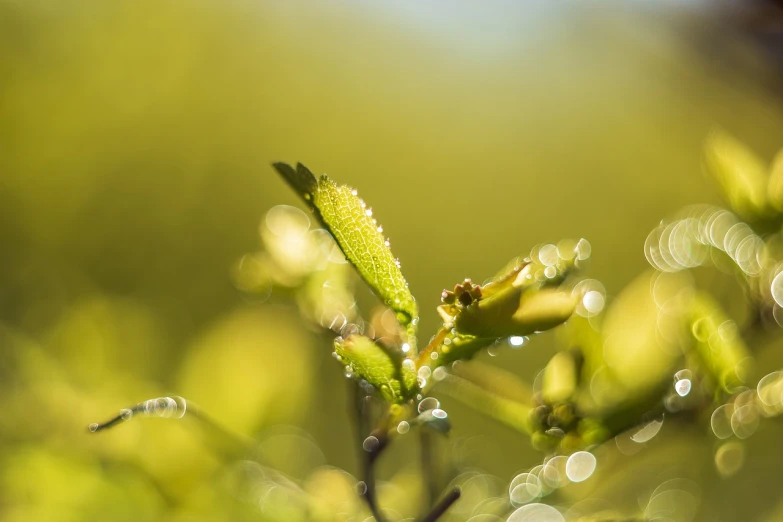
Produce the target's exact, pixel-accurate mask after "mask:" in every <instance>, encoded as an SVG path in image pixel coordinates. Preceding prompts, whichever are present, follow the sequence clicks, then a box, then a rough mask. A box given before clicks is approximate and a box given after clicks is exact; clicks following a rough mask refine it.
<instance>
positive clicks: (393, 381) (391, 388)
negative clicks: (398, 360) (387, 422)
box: [334, 335, 415, 403]
mask: <svg viewBox="0 0 783 522" xmlns="http://www.w3.org/2000/svg"><path fill="white" fill-rule="evenodd" d="M334 351H335V353H337V355H338V356H339V359H340V360H341V362H342V363H343V364H345V365H346V368H349V369H350V371H351V373H353V374H355V375H356V377H358V378H360V379H364V380H365V381H367V382H368V383H370V384H372V385H373V386H375V387H376V388H378V389H379V390H380V392H381V395H383V397H384V398H385V399H386V400H388V401H389V402H398V403H399V402H402V401H403V399H404V397H403V392H404V391H405V390H403V387H402V386H401V385H400V378H402V379H403V380H404V381H405V383H406V384H413V383H414V382H415V381H413V382H411V380H410V379H409V377H408V375H407V373H410V371H408V372H406V371H405V368H402V369H400V368H399V367H398V366H397V365H396V364H395V363H394V361H393V360H392V358H391V357H390V356H389V354H388V353H387V352H386V350H384V349H383V348H382V347H380V346H379V345H377V344H375V343H374V342H373V341H372V339H370V338H368V337H364V336H363V335H351V336H350V337H348V338H347V339H343V338H341V337H338V338H337V339H336V340H335V342H334ZM414 377H415V376H414ZM406 388H407V389H408V390H410V389H411V388H408V387H407V386H406Z"/></svg>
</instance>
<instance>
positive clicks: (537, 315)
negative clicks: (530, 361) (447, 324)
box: [455, 287, 576, 338]
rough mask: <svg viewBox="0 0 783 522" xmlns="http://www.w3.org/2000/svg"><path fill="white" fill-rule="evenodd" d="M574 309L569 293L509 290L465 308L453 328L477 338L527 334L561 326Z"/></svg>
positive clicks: (547, 290) (546, 289)
mask: <svg viewBox="0 0 783 522" xmlns="http://www.w3.org/2000/svg"><path fill="white" fill-rule="evenodd" d="M575 306H576V301H575V300H574V298H573V297H571V294H570V293H568V292H563V291H561V290H557V289H549V288H544V289H540V290H537V289H534V288H523V287H511V288H508V289H506V290H503V291H501V292H499V293H497V294H495V295H494V296H492V297H490V298H487V299H482V300H479V301H476V302H475V303H473V304H472V305H471V306H468V307H466V308H465V309H464V310H462V312H461V313H460V314H458V315H457V317H456V318H455V327H456V329H457V331H458V332H459V333H460V334H465V335H472V336H475V337H479V338H499V337H508V336H512V335H528V334H531V333H534V332H538V331H543V330H549V329H550V328H553V327H555V326H557V325H559V324H561V323H562V322H564V321H565V320H566V319H568V318H569V317H570V316H571V314H572V313H573V312H574V308H575Z"/></svg>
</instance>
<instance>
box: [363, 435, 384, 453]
mask: <svg viewBox="0 0 783 522" xmlns="http://www.w3.org/2000/svg"><path fill="white" fill-rule="evenodd" d="M380 444H381V442H380V441H379V440H378V437H376V436H375V435H370V436H369V437H367V438H366V439H364V442H362V449H363V450H364V451H366V452H367V453H372V452H373V451H375V450H377V449H378V446H379V445H380Z"/></svg>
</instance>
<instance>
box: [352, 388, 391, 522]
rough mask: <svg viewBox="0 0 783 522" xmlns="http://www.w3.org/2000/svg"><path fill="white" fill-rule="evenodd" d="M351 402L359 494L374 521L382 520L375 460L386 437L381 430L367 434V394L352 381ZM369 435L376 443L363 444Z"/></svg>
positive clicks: (382, 447) (379, 521)
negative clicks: (353, 414) (359, 467)
mask: <svg viewBox="0 0 783 522" xmlns="http://www.w3.org/2000/svg"><path fill="white" fill-rule="evenodd" d="M352 387H353V393H352V395H353V403H354V410H353V411H354V412H355V419H356V422H355V425H356V434H357V437H356V438H357V442H358V443H359V461H360V462H361V466H362V482H360V483H359V488H360V495H361V496H362V498H364V501H365V502H366V503H367V507H368V508H370V513H372V516H373V517H375V520H376V522H384V520H385V519H384V518H383V515H382V514H381V511H380V508H379V506H378V495H377V489H376V485H375V460H376V459H377V458H378V456H379V455H380V454H381V452H382V451H383V449H384V448H385V447H386V443H387V437H386V433H385V432H384V431H382V430H378V429H376V430H373V431H372V432H371V433H370V434H369V435H365V434H366V433H368V431H369V424H370V423H369V420H370V419H369V412H368V411H367V407H368V399H369V396H368V395H366V394H365V393H364V392H363V391H362V389H361V387H360V386H359V384H358V383H353V386H352ZM370 437H375V439H376V441H377V444H374V445H373V444H369V445H368V444H365V441H366V440H367V439H369V438H370Z"/></svg>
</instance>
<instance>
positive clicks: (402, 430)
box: [397, 421, 411, 435]
mask: <svg viewBox="0 0 783 522" xmlns="http://www.w3.org/2000/svg"><path fill="white" fill-rule="evenodd" d="M410 429H411V425H410V424H408V423H407V422H406V421H402V422H400V423H399V424H397V433H399V434H400V435H405V434H406V433H408V432H409V431H410Z"/></svg>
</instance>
